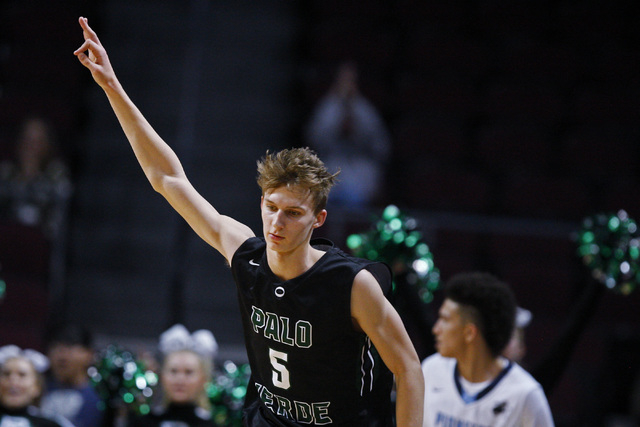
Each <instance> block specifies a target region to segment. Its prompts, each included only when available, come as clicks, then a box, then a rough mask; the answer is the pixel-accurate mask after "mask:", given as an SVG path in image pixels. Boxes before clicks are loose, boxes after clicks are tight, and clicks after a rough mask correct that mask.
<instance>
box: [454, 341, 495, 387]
mask: <svg viewBox="0 0 640 427" xmlns="http://www.w3.org/2000/svg"><path fill="white" fill-rule="evenodd" d="M457 360H458V372H460V376H461V377H463V378H464V379H465V380H467V381H469V382H472V383H479V382H483V381H488V380H492V379H494V378H495V377H497V376H498V374H499V373H500V372H501V371H502V368H503V366H502V362H501V360H500V358H499V357H494V356H493V355H492V354H491V353H490V352H489V351H488V350H487V349H483V350H479V351H478V349H474V350H470V351H469V352H467V354H466V355H465V356H463V357H460V358H458V359H457Z"/></svg>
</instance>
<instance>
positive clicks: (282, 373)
mask: <svg viewBox="0 0 640 427" xmlns="http://www.w3.org/2000/svg"><path fill="white" fill-rule="evenodd" d="M287 358H288V355H287V353H283V352H281V351H276V350H274V349H272V348H270V349H269V360H271V367H272V368H273V375H272V376H271V379H272V380H273V385H275V386H276V387H280V388H282V389H285V390H286V389H288V388H289V387H291V383H290V382H289V370H288V369H287V367H286V366H284V365H283V364H282V362H286V361H287Z"/></svg>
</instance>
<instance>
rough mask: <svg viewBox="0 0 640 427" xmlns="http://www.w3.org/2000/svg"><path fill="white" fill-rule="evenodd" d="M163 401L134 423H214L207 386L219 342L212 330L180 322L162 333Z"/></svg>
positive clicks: (202, 426)
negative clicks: (188, 328) (191, 331)
mask: <svg viewBox="0 0 640 427" xmlns="http://www.w3.org/2000/svg"><path fill="white" fill-rule="evenodd" d="M159 348H160V352H161V353H162V355H163V361H162V368H161V371H160V384H161V386H162V392H163V394H164V396H163V400H164V401H163V403H162V404H161V405H160V406H158V407H156V408H154V409H153V410H152V412H151V413H150V414H148V415H144V416H141V417H138V418H136V419H134V420H133V422H132V423H131V425H132V426H133V427H160V426H165V425H180V426H190V427H191V426H193V427H212V426H215V425H216V424H215V423H214V422H213V421H212V420H211V410H210V409H211V405H210V403H209V399H208V396H207V393H206V389H205V386H206V384H207V382H208V381H209V380H210V379H211V375H212V371H213V358H214V357H215V354H216V352H217V349H218V344H217V343H216V340H215V338H214V336H213V334H212V333H211V332H210V331H207V330H199V331H196V332H194V333H193V334H189V331H188V330H187V329H186V328H185V327H184V326H182V325H180V324H178V325H175V326H173V327H171V328H170V329H168V330H167V331H166V332H164V333H163V334H162V335H161V336H160V346H159Z"/></svg>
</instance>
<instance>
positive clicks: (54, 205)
mask: <svg viewBox="0 0 640 427" xmlns="http://www.w3.org/2000/svg"><path fill="white" fill-rule="evenodd" d="M0 184H1V185H0V216H1V217H3V218H6V219H12V220H16V221H18V222H20V223H23V224H26V225H31V226H38V227H41V228H42V230H43V231H44V233H45V234H46V235H47V236H48V237H50V238H51V237H56V236H57V234H58V231H59V230H60V227H61V226H62V225H63V223H64V221H65V215H66V213H65V212H66V204H67V200H68V199H69V197H70V195H71V191H72V189H71V182H70V179H69V173H68V168H67V165H66V164H65V162H64V161H63V160H62V159H61V158H60V156H59V153H58V152H57V150H56V143H55V138H54V133H53V129H52V127H51V125H50V124H49V123H48V122H47V121H46V120H45V119H43V118H41V117H35V116H34V117H28V118H27V119H25V120H24V122H23V123H22V126H21V128H20V133H19V135H18V139H17V142H16V147H15V156H14V160H13V161H5V162H3V163H2V164H0Z"/></svg>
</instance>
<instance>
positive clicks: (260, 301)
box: [231, 237, 393, 427]
mask: <svg viewBox="0 0 640 427" xmlns="http://www.w3.org/2000/svg"><path fill="white" fill-rule="evenodd" d="M311 244H312V246H314V247H315V248H317V249H320V250H323V251H325V254H324V255H323V256H322V258H321V259H320V260H318V262H316V264H314V265H313V266H312V267H311V268H310V269H309V270H308V271H306V272H305V273H303V274H302V275H300V276H298V277H296V278H294V279H292V280H288V281H284V282H283V281H281V280H280V279H278V278H277V277H276V276H275V275H274V274H273V273H272V272H271V270H270V269H269V265H268V264H267V257H266V252H265V248H266V244H265V241H264V239H261V238H257V237H254V238H250V239H248V240H247V241H246V242H244V243H243V244H242V245H241V246H240V248H239V249H238V250H237V251H236V253H235V254H234V256H233V260H232V263H231V268H232V272H233V277H234V279H235V281H236V284H237V288H238V299H239V302H240V310H241V314H242V321H243V328H244V336H245V344H246V347H247V353H248V357H249V363H250V366H251V372H252V377H251V381H250V384H249V387H248V390H247V398H246V401H245V425H250V426H272V425H276V426H298V425H330V426H351V427H354V426H367V427H370V426H391V425H393V423H392V413H391V412H392V411H391V397H390V393H391V386H392V382H393V377H392V374H391V373H390V372H389V370H388V369H387V367H386V366H385V365H384V363H383V362H382V360H381V359H380V357H379V356H378V355H377V353H376V351H375V348H374V347H373V346H372V344H371V341H370V340H369V338H368V337H367V336H366V335H365V334H363V333H361V332H357V331H356V330H355V329H354V326H353V323H352V318H351V288H352V286H353V280H354V278H355V276H356V274H357V273H358V272H359V271H361V270H362V269H367V270H369V271H370V272H371V273H372V274H373V275H374V277H376V279H377V280H378V282H379V283H380V286H381V287H382V289H383V291H384V292H385V294H386V295H390V293H391V273H390V270H389V268H388V267H387V266H386V265H384V264H381V263H374V262H371V261H367V260H364V259H360V258H355V257H352V256H349V255H347V254H345V253H344V252H342V251H340V250H339V249H337V248H335V247H333V244H332V243H331V242H329V241H327V240H320V239H317V240H313V241H312V242H311Z"/></svg>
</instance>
